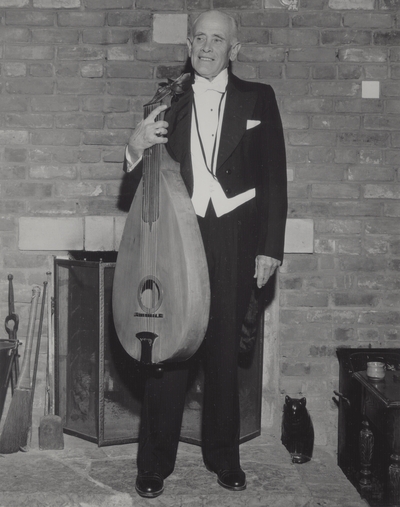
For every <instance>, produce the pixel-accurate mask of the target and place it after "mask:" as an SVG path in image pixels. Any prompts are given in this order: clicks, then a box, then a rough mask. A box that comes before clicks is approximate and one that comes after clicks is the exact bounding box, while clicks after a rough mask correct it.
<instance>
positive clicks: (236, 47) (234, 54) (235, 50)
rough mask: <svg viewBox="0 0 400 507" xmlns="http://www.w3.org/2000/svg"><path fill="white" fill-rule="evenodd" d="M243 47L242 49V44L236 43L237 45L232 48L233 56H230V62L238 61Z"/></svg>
mask: <svg viewBox="0 0 400 507" xmlns="http://www.w3.org/2000/svg"><path fill="white" fill-rule="evenodd" d="M241 47H242V45H241V44H240V42H236V44H235V45H234V46H232V49H231V54H230V56H229V60H230V61H231V62H234V61H235V60H236V58H237V55H238V54H239V51H240V48H241Z"/></svg>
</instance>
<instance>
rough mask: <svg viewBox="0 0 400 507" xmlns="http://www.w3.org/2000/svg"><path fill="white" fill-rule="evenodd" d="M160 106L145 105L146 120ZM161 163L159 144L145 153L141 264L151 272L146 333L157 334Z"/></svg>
mask: <svg viewBox="0 0 400 507" xmlns="http://www.w3.org/2000/svg"><path fill="white" fill-rule="evenodd" d="M157 105H158V104H151V105H146V106H144V117H145V118H146V117H147V116H148V115H149V114H150V113H151V111H152V110H153V109H155V107H157ZM160 164H161V145H160V144H156V145H154V146H152V147H151V148H148V149H147V150H145V152H144V155H143V201H142V223H141V229H142V236H141V237H142V238H143V242H142V244H141V259H140V262H141V264H142V266H143V268H144V273H148V275H147V282H146V283H145V286H144V287H143V288H142V294H141V297H142V303H143V305H144V306H145V307H146V310H145V313H146V314H147V316H146V318H145V321H146V330H147V331H150V332H153V333H154V331H155V320H156V319H155V318H154V317H152V316H151V314H153V313H154V312H155V309H156V305H157V302H158V299H159V298H160V297H161V294H160V293H159V291H160V290H161V289H160V288H159V287H158V283H157V255H158V217H159V212H160V203H159V201H160V193H159V188H160Z"/></svg>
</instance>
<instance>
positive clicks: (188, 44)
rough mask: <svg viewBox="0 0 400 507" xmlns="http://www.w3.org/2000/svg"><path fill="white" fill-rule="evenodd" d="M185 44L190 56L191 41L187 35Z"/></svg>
mask: <svg viewBox="0 0 400 507" xmlns="http://www.w3.org/2000/svg"><path fill="white" fill-rule="evenodd" d="M186 44H187V47H188V50H189V56H192V41H191V40H190V39H189V37H188V38H187V39H186Z"/></svg>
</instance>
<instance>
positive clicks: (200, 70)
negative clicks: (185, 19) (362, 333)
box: [188, 12, 240, 81]
mask: <svg viewBox="0 0 400 507" xmlns="http://www.w3.org/2000/svg"><path fill="white" fill-rule="evenodd" d="M232 32H233V28H232V25H231V22H230V20H229V18H227V17H225V16H223V15H221V14H220V13H210V12H208V13H205V14H203V15H202V16H201V17H200V18H199V19H198V20H197V22H196V24H195V26H194V27H193V35H192V37H193V40H190V39H188V48H189V56H190V59H191V62H192V66H193V68H194V70H195V71H196V72H197V74H199V75H200V76H202V77H204V78H206V79H208V80H209V81H211V80H212V79H214V77H216V76H217V75H218V74H219V73H220V72H221V70H223V69H225V68H226V67H228V64H229V60H232V61H234V60H235V59H236V56H237V54H238V52H239V49H240V44H239V43H238V42H237V41H236V39H235V38H234V35H233V33H232Z"/></svg>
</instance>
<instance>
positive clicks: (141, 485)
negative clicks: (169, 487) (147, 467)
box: [135, 470, 164, 498]
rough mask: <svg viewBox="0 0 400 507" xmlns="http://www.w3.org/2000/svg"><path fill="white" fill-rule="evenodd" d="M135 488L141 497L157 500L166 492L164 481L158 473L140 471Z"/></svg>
mask: <svg viewBox="0 0 400 507" xmlns="http://www.w3.org/2000/svg"><path fill="white" fill-rule="evenodd" d="M135 488H136V491H137V492H138V494H139V495H140V496H143V497H145V498H155V497H156V496H159V495H161V493H162V492H163V491H164V479H163V478H162V476H161V475H160V474H159V473H157V472H143V471H141V470H139V472H138V475H137V477H136V486H135Z"/></svg>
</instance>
